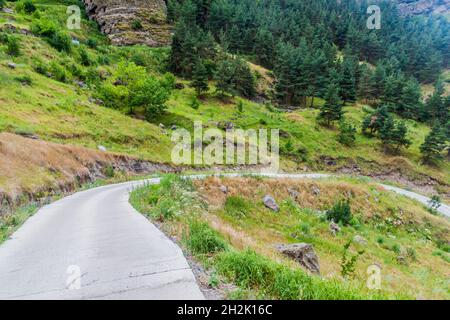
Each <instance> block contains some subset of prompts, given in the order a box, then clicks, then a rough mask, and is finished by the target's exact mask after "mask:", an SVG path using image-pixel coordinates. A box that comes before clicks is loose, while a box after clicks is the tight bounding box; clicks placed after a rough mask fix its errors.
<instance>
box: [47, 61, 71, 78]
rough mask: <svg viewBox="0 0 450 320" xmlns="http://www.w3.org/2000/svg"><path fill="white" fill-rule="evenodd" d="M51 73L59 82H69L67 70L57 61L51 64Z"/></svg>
mask: <svg viewBox="0 0 450 320" xmlns="http://www.w3.org/2000/svg"><path fill="white" fill-rule="evenodd" d="M50 73H51V74H52V77H53V78H54V79H55V80H57V81H59V82H67V80H68V78H69V76H68V75H67V72H66V70H65V69H64V68H63V67H62V66H60V65H59V64H58V63H56V62H55V61H53V62H51V63H50Z"/></svg>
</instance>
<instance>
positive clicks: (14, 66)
mask: <svg viewBox="0 0 450 320" xmlns="http://www.w3.org/2000/svg"><path fill="white" fill-rule="evenodd" d="M16 67H17V65H16V64H15V63H14V62H8V68H10V69H15V68H16Z"/></svg>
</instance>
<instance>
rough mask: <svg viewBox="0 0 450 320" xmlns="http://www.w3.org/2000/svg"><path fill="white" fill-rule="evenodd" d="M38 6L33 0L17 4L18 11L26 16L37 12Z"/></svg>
mask: <svg viewBox="0 0 450 320" xmlns="http://www.w3.org/2000/svg"><path fill="white" fill-rule="evenodd" d="M36 10H37V9H36V6H35V5H34V3H33V2H32V1H31V0H23V1H19V2H17V4H16V11H17V12H23V13H25V14H32V13H34V12H35V11H36Z"/></svg>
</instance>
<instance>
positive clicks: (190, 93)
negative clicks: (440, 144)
mask: <svg viewBox="0 0 450 320" xmlns="http://www.w3.org/2000/svg"><path fill="white" fill-rule="evenodd" d="M34 3H35V4H36V5H37V8H38V10H39V13H38V14H37V13H34V14H26V13H24V12H14V13H12V14H10V13H5V12H1V13H0V30H2V33H1V34H2V35H3V37H5V35H6V36H7V37H14V38H16V39H17V41H18V44H19V49H20V53H19V54H18V55H17V56H14V55H10V54H8V44H7V43H6V42H5V41H3V43H0V103H1V108H0V131H6V132H10V133H17V134H21V135H27V136H29V135H37V136H38V137H39V138H40V139H42V140H46V141H51V142H57V143H62V144H72V145H79V146H84V147H88V148H92V149H96V148H97V147H98V146H99V145H102V146H105V147H106V148H107V149H108V150H109V151H113V152H118V153H123V154H127V155H130V156H134V157H138V158H141V159H146V160H151V161H157V162H168V161H170V152H171V148H172V143H171V142H170V130H162V129H161V128H160V127H159V124H160V123H163V124H164V125H166V128H169V127H170V126H172V125H177V126H178V127H185V128H187V129H188V130H192V123H193V121H195V120H201V121H203V123H204V124H205V125H206V126H210V127H215V126H217V125H218V124H219V125H220V124H221V123H224V122H233V123H234V124H235V125H236V127H240V128H244V129H247V128H277V129H281V135H282V138H281V149H282V151H281V153H282V168H283V169H284V170H288V171H298V170H310V171H313V170H314V171H338V172H344V173H355V174H364V175H372V176H375V177H378V178H386V179H390V180H392V181H393V182H395V183H399V184H403V185H407V186H408V187H411V188H419V190H421V191H422V192H426V193H434V192H439V193H441V194H442V195H443V196H444V198H445V197H448V195H449V194H450V191H449V184H448V181H450V170H449V169H450V165H449V163H448V161H447V162H442V163H440V164H439V165H438V166H436V167H430V166H424V165H422V164H421V159H420V154H419V146H420V144H421V143H422V142H423V140H424V137H425V136H426V134H427V133H428V132H429V130H430V129H429V128H428V127H427V126H425V125H423V124H420V123H416V122H414V121H409V122H408V128H409V130H410V133H409V137H410V138H411V139H412V141H413V145H412V146H411V147H410V148H409V149H408V150H404V151H402V152H401V153H400V154H398V155H386V154H385V153H384V152H383V150H382V147H381V145H380V142H379V140H377V139H375V138H374V139H370V138H368V137H365V136H363V135H361V134H358V135H357V140H356V144H355V146H354V147H347V146H344V145H342V144H340V143H339V142H338V141H337V139H336V137H337V134H338V130H337V129H336V128H335V129H333V128H324V127H321V126H319V125H318V124H317V123H316V120H315V118H316V115H317V113H318V111H317V110H316V109H306V110H297V111H294V112H289V113H286V112H282V111H279V110H277V109H276V108H274V107H273V106H271V105H270V104H260V103H256V102H252V101H248V100H241V99H240V98H233V99H231V98H230V99H227V101H224V100H222V99H220V98H218V97H216V95H215V93H214V91H215V89H214V84H213V83H212V84H211V89H210V92H209V93H208V94H207V95H206V96H205V98H204V99H202V100H201V101H200V107H199V108H198V109H193V108H192V107H191V103H192V100H193V99H194V97H195V93H194V90H193V89H191V88H190V87H189V86H188V83H187V82H186V81H184V80H180V79H179V80H178V82H180V83H184V84H185V88H183V89H179V90H175V91H174V92H173V94H172V96H171V98H170V100H169V102H168V103H167V106H168V110H167V112H166V113H165V114H164V115H163V116H162V117H160V118H158V119H155V120H153V123H149V122H146V121H143V120H140V119H139V117H136V116H135V117H131V116H128V115H126V114H124V113H123V112H121V111H119V110H112V109H108V108H105V107H103V106H101V105H98V104H96V101H95V100H94V99H93V98H92V97H93V96H95V94H96V84H95V83H98V81H99V82H100V83H101V82H102V81H103V80H104V79H105V78H107V77H108V75H109V74H111V73H112V72H114V70H115V69H116V66H117V64H118V62H119V61H121V60H127V61H133V62H135V63H136V64H139V65H141V66H143V67H145V68H146V69H147V71H148V73H149V74H153V75H156V76H159V75H161V74H162V73H163V72H164V70H165V57H166V56H167V53H168V49H167V48H163V49H150V48H147V47H142V46H136V47H114V46H110V45H109V44H108V41H107V39H106V38H105V37H104V36H103V35H101V34H100V33H99V31H98V28H97V26H96V25H95V24H94V23H93V22H91V21H88V20H87V18H86V17H83V19H82V23H81V26H82V29H81V30H66V29H65V20H66V17H67V15H66V8H67V5H68V4H73V3H78V2H77V1H64V0H40V1H34ZM15 4H16V3H14V2H7V7H8V8H14V6H15ZM79 4H80V6H82V5H81V3H79ZM42 19H47V20H52V21H54V23H57V24H58V25H59V27H60V28H61V30H65V32H67V33H68V34H69V35H70V36H71V38H72V39H73V40H75V41H73V43H72V46H71V47H72V49H71V51H70V53H66V52H60V51H58V50H56V49H55V48H54V47H52V46H51V45H50V44H49V41H48V39H46V38H45V37H37V36H34V35H32V34H30V32H29V30H31V29H32V27H33V25H35V24H36V21H40V20H42ZM11 26H12V27H11ZM11 28H14V29H16V30H15V32H10V31H7V30H10V29H11ZM78 42H79V44H78ZM86 56H87V58H86ZM86 59H87V61H86ZM11 63H14V64H15V68H11V67H10V66H9V65H10V64H11ZM252 69H253V70H254V71H255V72H257V73H259V74H262V77H260V78H262V79H263V81H262V83H261V85H260V88H265V89H267V86H268V83H269V82H270V79H269V80H268V76H267V71H266V70H264V69H262V68H260V67H258V66H252ZM96 81H97V82H96ZM239 101H242V102H243V105H244V108H243V112H242V113H241V112H239V111H238V108H237V104H238V102H239ZM321 103H323V101H321V100H320V99H316V103H315V104H316V107H317V106H319V105H320V104H321ZM370 111H371V110H370V108H369V107H365V106H362V105H360V104H356V105H350V106H347V107H346V113H347V118H348V119H349V120H350V121H351V122H353V123H354V124H355V125H357V126H359V123H360V122H361V120H362V119H363V117H365V116H366V115H367V113H368V112H370ZM166 131H167V132H166ZM40 181H41V180H40ZM0 183H1V181H0ZM0 187H1V185H0Z"/></svg>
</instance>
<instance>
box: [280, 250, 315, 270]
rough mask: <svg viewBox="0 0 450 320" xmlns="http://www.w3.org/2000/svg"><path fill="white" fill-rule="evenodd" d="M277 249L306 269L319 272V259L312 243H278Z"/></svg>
mask: <svg viewBox="0 0 450 320" xmlns="http://www.w3.org/2000/svg"><path fill="white" fill-rule="evenodd" d="M277 249H278V251H279V252H281V253H282V254H284V255H285V256H287V257H289V258H291V259H294V260H295V261H297V262H298V263H299V264H300V265H301V266H302V267H304V268H305V269H307V270H308V271H310V272H312V273H315V274H320V266H319V259H318V258H317V255H316V252H315V251H314V248H313V246H312V245H310V244H308V243H295V244H288V245H280V246H278V247H277Z"/></svg>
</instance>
